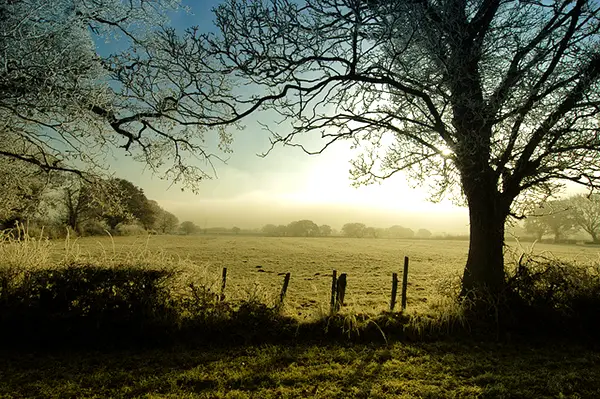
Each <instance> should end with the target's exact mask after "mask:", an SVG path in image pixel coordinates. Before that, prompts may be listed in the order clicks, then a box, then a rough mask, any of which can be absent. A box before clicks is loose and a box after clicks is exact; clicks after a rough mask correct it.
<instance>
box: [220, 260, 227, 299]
mask: <svg viewBox="0 0 600 399" xmlns="http://www.w3.org/2000/svg"><path fill="white" fill-rule="evenodd" d="M226 283H227V268H226V267H224V268H223V276H222V277H221V296H220V298H219V299H220V301H221V302H223V301H224V300H225V284H226Z"/></svg>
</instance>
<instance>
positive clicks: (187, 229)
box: [180, 220, 199, 235]
mask: <svg viewBox="0 0 600 399" xmlns="http://www.w3.org/2000/svg"><path fill="white" fill-rule="evenodd" d="M180 228H181V231H183V233H184V234H186V235H190V234H194V233H196V232H197V231H198V230H199V228H198V226H196V225H195V224H194V222H190V221H189V220H186V221H185V222H182V223H181V227H180Z"/></svg>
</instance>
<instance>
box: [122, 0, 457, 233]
mask: <svg viewBox="0 0 600 399" xmlns="http://www.w3.org/2000/svg"><path fill="white" fill-rule="evenodd" d="M183 3H184V5H186V6H188V7H189V8H190V11H191V12H190V13H189V14H186V13H177V14H173V15H171V21H172V22H171V23H172V25H173V26H174V27H176V28H181V29H184V28H185V27H189V26H193V25H197V26H199V28H200V30H202V31H206V30H213V29H215V28H214V25H213V24H212V19H213V15H212V12H211V9H212V8H213V7H214V6H216V5H217V4H218V1H216V0H203V1H192V0H185V1H183ZM263 122H265V121H264V120H263ZM266 122H268V121H266ZM245 125H246V128H245V129H244V130H243V131H241V132H237V133H236V134H235V136H234V142H233V153H232V154H230V155H229V158H228V159H227V161H226V162H225V163H221V162H216V163H215V165H214V166H215V169H216V173H217V177H216V178H215V179H213V180H207V181H204V182H202V183H201V184H200V186H199V192H198V193H197V194H193V193H191V192H182V191H181V189H180V188H179V187H177V186H176V185H172V184H171V183H170V182H168V181H162V180H160V179H158V178H156V177H154V176H152V174H151V173H150V172H149V171H146V170H145V169H144V166H143V165H142V164H138V163H134V162H133V161H131V160H130V158H126V157H122V156H117V159H116V163H115V165H117V168H115V170H116V174H117V176H118V177H121V178H125V179H127V180H130V181H131V182H133V183H134V184H136V185H138V186H139V187H141V188H142V189H144V191H145V193H146V196H147V197H148V198H150V199H154V200H156V201H157V202H158V203H159V204H160V205H161V206H162V207H163V208H165V209H167V210H168V211H170V212H172V213H174V214H175V215H176V216H178V217H179V219H180V220H181V221H183V220H191V221H193V222H194V223H196V224H198V225H199V226H201V227H217V226H219V227H233V226H238V227H241V228H257V227H261V226H263V225H265V224H267V223H273V224H287V223H289V222H291V221H293V220H299V219H311V220H313V221H314V222H316V223H317V224H329V225H331V226H332V227H334V228H336V229H339V228H341V226H342V225H343V224H344V223H347V222H362V223H366V224H367V225H370V226H374V227H389V226H392V225H402V226H405V227H409V228H412V229H413V230H415V231H416V230H417V229H419V228H426V229H429V230H431V231H432V232H434V233H448V234H463V233H466V232H467V231H468V211H467V209H466V208H462V207H459V206H456V205H454V204H452V203H451V202H450V201H449V200H446V201H442V202H441V203H436V204H434V203H432V202H429V201H428V196H429V195H428V194H429V193H428V190H427V188H411V186H410V185H409V182H408V180H407V179H406V177H405V176H404V175H401V174H398V175H395V176H394V177H393V178H390V179H388V180H385V181H383V182H382V183H381V184H376V185H370V186H364V187H359V188H354V187H352V186H351V180H350V174H349V169H350V163H349V162H350V160H351V159H352V158H353V156H354V153H353V152H352V150H351V149H350V147H349V145H348V143H341V144H339V145H337V146H332V147H330V148H329V149H328V150H327V151H325V152H324V153H323V154H321V155H318V156H309V155H307V154H305V153H304V152H302V151H301V150H300V149H298V148H291V147H281V146H280V147H276V148H275V149H274V151H272V152H271V153H270V154H269V155H268V156H267V157H265V158H261V157H259V156H257V154H260V153H264V152H265V151H266V150H267V149H268V148H269V133H268V132H265V131H264V130H263V129H262V128H261V126H259V125H258V124H257V123H256V120H254V119H252V118H250V119H248V120H247V121H246V122H245Z"/></svg>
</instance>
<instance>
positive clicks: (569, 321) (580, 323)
mask: <svg viewBox="0 0 600 399" xmlns="http://www.w3.org/2000/svg"><path fill="white" fill-rule="evenodd" d="M599 272H600V270H599V269H598V267H597V266H592V267H583V266H581V265H577V264H573V263H568V262H564V261H559V260H555V259H551V258H547V257H542V256H530V255H523V256H521V258H520V259H519V262H518V264H517V266H516V267H515V268H514V270H513V271H511V272H510V273H509V275H508V278H507V292H508V294H507V302H506V306H507V307H508V309H507V315H508V316H509V318H508V320H507V321H508V322H509V323H510V324H514V323H516V324H517V325H516V326H513V327H517V329H520V330H525V331H530V332H535V333H539V329H540V328H543V329H545V330H548V331H547V332H552V331H556V332H559V331H561V332H568V333H571V334H582V333H583V334H585V335H588V336H591V335H596V334H597V331H598V328H600V317H599V316H600V273H599Z"/></svg>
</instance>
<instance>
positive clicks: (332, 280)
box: [329, 270, 337, 314]
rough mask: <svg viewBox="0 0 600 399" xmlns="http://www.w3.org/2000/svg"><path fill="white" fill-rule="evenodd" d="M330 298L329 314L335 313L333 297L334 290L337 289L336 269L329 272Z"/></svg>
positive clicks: (334, 295) (334, 294)
mask: <svg viewBox="0 0 600 399" xmlns="http://www.w3.org/2000/svg"><path fill="white" fill-rule="evenodd" d="M331 276H332V277H331V300H330V308H329V313H330V314H334V313H335V297H336V291H337V270H334V271H333V273H332V274H331Z"/></svg>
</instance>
